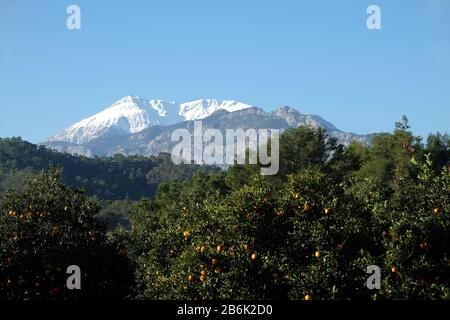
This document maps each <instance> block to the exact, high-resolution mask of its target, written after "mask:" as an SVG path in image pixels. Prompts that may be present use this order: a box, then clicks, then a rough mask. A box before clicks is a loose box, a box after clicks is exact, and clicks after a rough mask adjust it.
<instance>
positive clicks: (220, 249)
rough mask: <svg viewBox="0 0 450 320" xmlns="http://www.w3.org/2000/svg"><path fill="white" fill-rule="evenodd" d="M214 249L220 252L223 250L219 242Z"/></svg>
mask: <svg viewBox="0 0 450 320" xmlns="http://www.w3.org/2000/svg"><path fill="white" fill-rule="evenodd" d="M216 250H217V252H218V253H221V252H222V251H223V248H222V246H221V245H220V244H219V245H218V246H217V248H216Z"/></svg>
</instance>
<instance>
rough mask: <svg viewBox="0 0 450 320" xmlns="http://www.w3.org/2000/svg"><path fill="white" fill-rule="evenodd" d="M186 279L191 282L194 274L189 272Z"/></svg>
mask: <svg viewBox="0 0 450 320" xmlns="http://www.w3.org/2000/svg"><path fill="white" fill-rule="evenodd" d="M187 279H188V281H189V282H191V281H192V280H194V276H193V275H192V274H190V275H188V277H187Z"/></svg>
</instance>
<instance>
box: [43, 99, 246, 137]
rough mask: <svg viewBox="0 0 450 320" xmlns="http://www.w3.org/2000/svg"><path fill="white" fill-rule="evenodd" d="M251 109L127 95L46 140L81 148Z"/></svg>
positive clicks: (233, 103)
mask: <svg viewBox="0 0 450 320" xmlns="http://www.w3.org/2000/svg"><path fill="white" fill-rule="evenodd" d="M250 107H251V106H250V105H247V104H244V103H240V102H236V101H217V100H213V99H210V100H197V101H192V102H186V103H181V104H178V103H175V102H166V101H162V100H146V99H142V98H140V97H137V96H126V97H124V98H122V99H120V100H118V101H116V102H115V103H114V104H112V105H111V106H109V107H107V108H106V109H105V110H103V111H102V112H100V113H97V114H96V115H93V116H92V117H89V118H87V119H84V120H82V121H80V122H77V123H75V124H74V125H72V126H71V127H70V128H68V129H66V130H64V131H63V132H61V133H59V134H57V135H56V136H54V137H52V138H50V139H49V141H52V142H55V141H59V142H69V143H75V144H78V145H80V144H85V143H88V142H90V141H94V140H97V139H102V138H103V139H104V138H110V137H119V136H125V135H129V134H133V133H139V132H141V131H143V130H145V129H148V128H150V127H152V126H168V125H172V124H175V123H179V122H182V121H186V120H199V119H204V118H206V117H208V116H210V115H211V114H213V113H214V112H216V111H217V110H226V111H229V112H233V111H238V110H243V109H247V108H250Z"/></svg>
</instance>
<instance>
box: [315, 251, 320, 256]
mask: <svg viewBox="0 0 450 320" xmlns="http://www.w3.org/2000/svg"><path fill="white" fill-rule="evenodd" d="M314 256H315V257H316V258H320V251H319V250H317V251H316V252H315V253H314Z"/></svg>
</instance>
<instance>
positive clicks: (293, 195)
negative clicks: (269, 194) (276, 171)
mask: <svg viewBox="0 0 450 320" xmlns="http://www.w3.org/2000/svg"><path fill="white" fill-rule="evenodd" d="M292 197H293V198H294V199H298V198H299V197H300V195H299V194H298V193H293V194H292Z"/></svg>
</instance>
